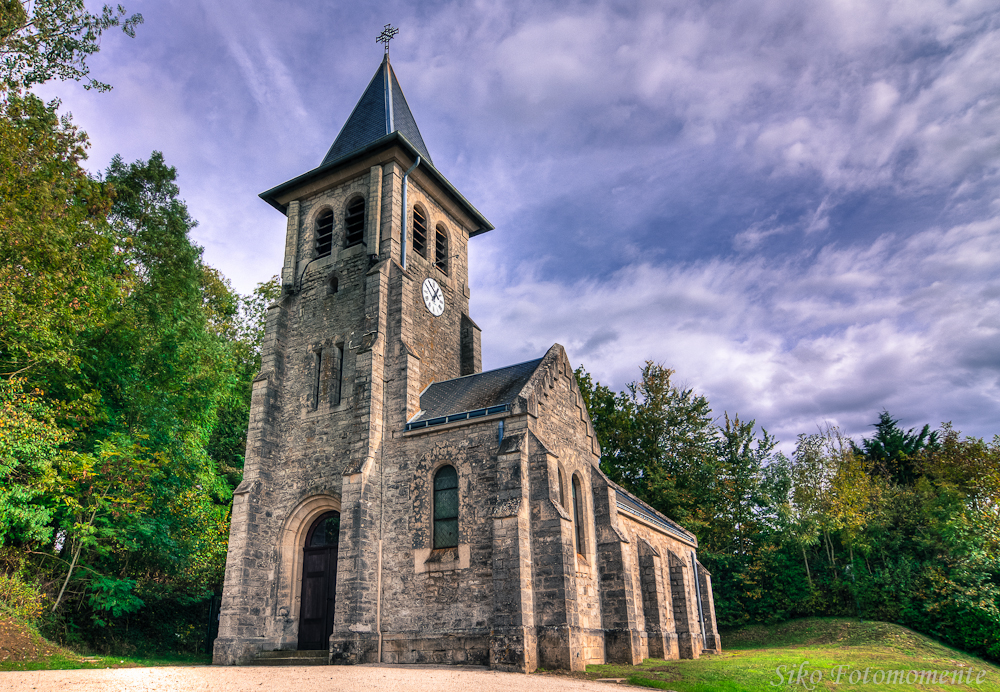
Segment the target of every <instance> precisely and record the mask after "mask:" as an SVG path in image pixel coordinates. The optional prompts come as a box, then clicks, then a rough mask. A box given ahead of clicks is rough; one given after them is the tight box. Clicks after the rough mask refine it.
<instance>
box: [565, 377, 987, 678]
mask: <svg viewBox="0 0 1000 692" xmlns="http://www.w3.org/2000/svg"><path fill="white" fill-rule="evenodd" d="M672 374H673V373H672V372H671V371H670V370H668V369H665V368H663V367H662V366H658V365H655V364H653V363H646V365H645V367H644V368H643V370H642V378H641V379H640V380H639V381H637V382H635V383H633V384H631V385H629V386H628V387H626V388H625V390H624V392H622V393H616V392H614V391H612V390H610V389H609V388H607V387H605V386H603V385H601V384H600V383H597V382H594V381H593V379H592V378H591V377H590V376H589V375H588V374H587V373H586V372H585V371H583V370H582V369H581V370H578V371H577V379H578V382H579V384H580V387H581V391H582V392H583V395H584V398H585V400H586V401H587V404H588V407H589V410H590V413H591V418H592V420H593V422H594V428H595V431H596V432H597V435H598V438H599V440H600V442H601V445H602V459H601V466H602V469H603V470H604V471H605V473H607V474H608V475H609V477H611V478H612V479H613V480H615V481H616V482H619V483H621V484H622V485H623V486H624V487H626V489H628V490H630V491H631V492H633V493H635V494H636V495H637V496H639V497H640V498H641V499H643V500H644V501H646V502H648V503H649V504H650V505H651V506H653V507H654V508H656V509H658V510H660V511H661V512H663V513H664V514H666V515H667V516H670V517H671V518H674V519H676V520H679V521H680V522H681V523H682V524H683V525H684V526H685V527H686V528H688V529H690V530H692V531H693V532H694V533H695V534H696V535H697V536H698V539H699V547H700V549H699V557H700V559H701V560H702V562H703V563H704V564H705V565H706V566H707V567H708V569H709V570H710V571H711V572H712V575H713V577H712V578H713V584H714V586H715V597H716V611H717V614H718V617H719V620H720V624H721V625H723V626H724V627H726V626H728V627H732V626H738V625H743V624H747V623H751V622H774V621H779V620H783V619H786V618H789V617H795V616H804V615H852V616H861V617H864V618H871V619H880V620H889V621H895V622H900V623H903V624H906V625H909V626H910V627H913V628H914V629H917V630H920V631H923V632H927V633H929V634H932V635H935V636H937V637H940V638H941V639H944V640H945V641H948V642H950V643H952V644H954V645H957V646H960V647H962V648H964V649H966V650H968V651H971V652H974V653H978V654H981V655H986V656H989V657H992V658H994V659H998V658H1000V610H998V604H1000V509H998V508H1000V437H997V438H994V440H993V441H992V442H989V443H987V442H984V441H983V440H979V439H975V438H962V436H961V435H960V434H959V433H958V432H957V431H955V430H953V429H952V428H951V426H949V425H944V426H943V427H942V428H941V430H939V431H931V430H930V427H929V426H923V427H922V428H921V429H920V430H919V431H917V430H916V429H910V430H905V431H904V430H902V429H901V428H899V425H898V423H899V421H898V420H895V419H893V418H892V417H891V416H890V415H889V414H888V412H882V414H880V416H879V422H878V423H876V424H875V428H876V432H875V434H874V435H873V436H872V437H871V438H868V439H863V440H861V441H860V442H855V441H853V440H851V439H849V438H847V437H845V436H843V435H842V434H841V433H840V432H839V431H838V430H837V429H836V428H828V429H827V430H824V431H822V432H819V433H815V434H812V435H801V436H799V438H798V441H797V444H796V447H795V451H794V453H793V454H792V456H791V458H786V457H784V456H783V455H781V454H775V453H774V448H775V444H776V441H775V440H774V439H773V438H772V437H771V436H770V435H769V434H768V433H767V432H766V431H761V432H760V433H759V434H758V433H757V431H756V430H755V428H754V423H753V422H752V421H749V422H743V421H741V420H740V419H739V418H738V417H732V418H731V417H730V416H728V415H724V416H723V417H722V419H721V420H716V421H713V420H712V419H711V418H710V415H711V411H710V409H709V404H708V401H707V400H705V399H704V397H700V396H698V395H696V394H694V393H693V392H691V391H690V390H680V389H677V388H675V387H673V386H672V385H671V384H670V377H671V375H672Z"/></svg>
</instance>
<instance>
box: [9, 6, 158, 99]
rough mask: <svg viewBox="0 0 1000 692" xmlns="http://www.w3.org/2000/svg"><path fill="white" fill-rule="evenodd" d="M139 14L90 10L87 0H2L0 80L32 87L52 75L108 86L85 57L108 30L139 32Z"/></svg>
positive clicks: (16, 86) (104, 88)
mask: <svg viewBox="0 0 1000 692" xmlns="http://www.w3.org/2000/svg"><path fill="white" fill-rule="evenodd" d="M141 23H142V15H141V14H133V15H132V16H130V17H126V16H125V8H124V7H122V6H121V5H118V6H116V7H111V6H110V5H105V6H104V7H103V8H102V9H101V13H100V14H96V15H95V14H91V13H90V12H88V11H87V9H86V7H85V6H84V3H83V0H0V85H2V87H3V89H4V90H11V91H15V90H20V89H28V88H30V87H32V86H34V85H36V84H42V83H44V82H47V81H49V80H50V79H72V80H76V81H83V82H84V84H83V88H84V89H97V90H98V91H107V90H108V89H110V88H111V86H110V85H108V84H105V83H104V82H99V81H97V80H96V79H93V78H91V77H90V76H89V75H90V68H89V67H88V66H87V58H88V57H89V56H91V55H93V54H94V53H96V52H97V51H99V50H100V38H101V34H103V33H104V32H105V31H107V30H108V29H111V28H112V27H121V29H122V31H124V32H125V34H126V35H127V36H129V37H135V27H136V26H137V25H138V24H141Z"/></svg>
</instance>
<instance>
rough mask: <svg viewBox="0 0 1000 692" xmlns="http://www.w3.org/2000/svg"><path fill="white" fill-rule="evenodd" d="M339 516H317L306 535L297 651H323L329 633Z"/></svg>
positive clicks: (337, 514)
mask: <svg viewBox="0 0 1000 692" xmlns="http://www.w3.org/2000/svg"><path fill="white" fill-rule="evenodd" d="M339 543H340V513H339V512H327V513H326V514H323V515H322V516H320V517H319V518H318V519H317V520H316V521H315V522H314V523H313V525H312V527H311V528H310V529H309V533H308V534H307V535H306V541H305V546H304V547H303V549H302V551H303V555H302V603H301V611H300V613H299V646H298V648H299V650H300V651H304V650H326V649H327V647H328V646H329V641H330V635H331V634H332V633H333V615H334V610H335V605H336V597H337V549H338V547H339Z"/></svg>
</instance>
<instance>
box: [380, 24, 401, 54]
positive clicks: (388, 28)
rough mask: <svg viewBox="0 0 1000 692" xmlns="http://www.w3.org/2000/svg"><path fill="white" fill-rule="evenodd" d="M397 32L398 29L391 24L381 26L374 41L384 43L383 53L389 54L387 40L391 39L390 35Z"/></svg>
mask: <svg viewBox="0 0 1000 692" xmlns="http://www.w3.org/2000/svg"><path fill="white" fill-rule="evenodd" d="M398 33H399V29H397V28H396V27H394V26H393V25H391V24H386V25H385V26H384V27H382V33H381V34H379V35H378V38H377V39H375V43H384V44H385V54H386V55H389V41H391V40H392V37H393V36H395V35H396V34H398Z"/></svg>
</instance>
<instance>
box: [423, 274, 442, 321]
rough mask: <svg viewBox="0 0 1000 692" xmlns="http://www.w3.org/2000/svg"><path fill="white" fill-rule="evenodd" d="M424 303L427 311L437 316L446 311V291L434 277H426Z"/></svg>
mask: <svg viewBox="0 0 1000 692" xmlns="http://www.w3.org/2000/svg"><path fill="white" fill-rule="evenodd" d="M423 294H424V305H426V306H427V311H428V312H430V313H431V314H432V315H434V316H435V317H437V316H438V315H440V314H441V313H442V312H444V291H442V290H441V287H440V286H439V285H438V282H437V281H435V280H434V279H424V288H423Z"/></svg>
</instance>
